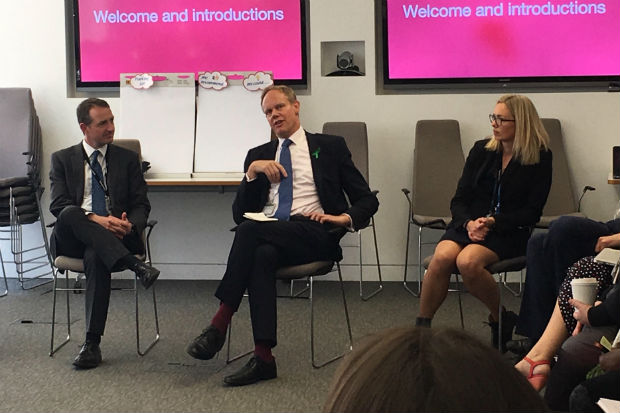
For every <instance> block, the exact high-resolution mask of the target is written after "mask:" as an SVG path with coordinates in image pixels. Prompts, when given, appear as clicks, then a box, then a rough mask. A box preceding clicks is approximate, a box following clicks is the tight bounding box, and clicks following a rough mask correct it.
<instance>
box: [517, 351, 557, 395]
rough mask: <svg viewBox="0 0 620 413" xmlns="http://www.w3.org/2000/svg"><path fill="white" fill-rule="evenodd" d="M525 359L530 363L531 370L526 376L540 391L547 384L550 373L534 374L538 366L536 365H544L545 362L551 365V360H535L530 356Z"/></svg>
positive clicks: (524, 358) (535, 388)
mask: <svg viewBox="0 0 620 413" xmlns="http://www.w3.org/2000/svg"><path fill="white" fill-rule="evenodd" d="M523 360H525V361H526V362H527V363H528V364H529V365H530V372H529V374H528V376H527V377H526V378H527V381H529V382H530V384H531V385H532V387H533V388H534V390H536V391H540V390H541V389H542V388H543V387H545V384H547V379H548V378H549V373H544V374H543V373H538V374H534V368H536V366H542V365H545V364H548V365H551V362H550V361H549V360H538V361H534V360H532V359H531V358H529V357H523Z"/></svg>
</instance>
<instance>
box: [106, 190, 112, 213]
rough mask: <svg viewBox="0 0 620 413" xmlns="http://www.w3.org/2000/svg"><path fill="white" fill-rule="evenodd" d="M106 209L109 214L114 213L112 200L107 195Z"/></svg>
mask: <svg viewBox="0 0 620 413" xmlns="http://www.w3.org/2000/svg"><path fill="white" fill-rule="evenodd" d="M105 209H106V211H108V214H111V213H112V201H111V200H110V197H109V196H107V195H106V196H105Z"/></svg>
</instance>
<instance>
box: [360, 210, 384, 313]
mask: <svg viewBox="0 0 620 413" xmlns="http://www.w3.org/2000/svg"><path fill="white" fill-rule="evenodd" d="M370 226H371V227H372V235H373V239H374V242H375V256H376V257H377V273H378V274H379V287H377V289H376V290H374V291H373V292H371V293H370V294H368V295H366V296H365V295H364V291H363V288H362V268H363V266H362V232H361V231H358V235H359V252H360V298H361V299H362V301H368V300H370V299H371V298H372V297H374V296H375V295H377V294H379V293H380V292H381V291H383V278H382V277H381V263H380V262H379V247H378V246H377V231H376V230H375V218H374V217H371V218H370Z"/></svg>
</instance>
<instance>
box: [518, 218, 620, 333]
mask: <svg viewBox="0 0 620 413" xmlns="http://www.w3.org/2000/svg"><path fill="white" fill-rule="evenodd" d="M617 232H620V220H613V221H609V222H607V223H603V222H597V221H593V220H591V219H587V218H581V217H571V216H565V217H560V218H558V219H556V220H555V221H553V222H552V223H551V226H550V227H549V231H548V232H546V233H540V234H534V235H533V236H532V237H531V238H530V240H529V241H528V244H527V274H526V277H525V285H524V287H523V298H522V299H521V309H520V311H519V321H518V323H517V329H516V333H517V334H520V335H523V336H526V337H529V338H530V339H532V340H533V341H534V342H536V341H538V339H539V338H540V337H541V336H542V333H543V331H545V328H546V327H547V323H548V322H549V319H550V318H551V313H553V308H554V306H555V301H556V299H557V297H558V293H559V291H560V286H561V285H562V281H563V280H564V278H565V277H566V271H567V270H568V267H570V266H571V265H573V264H574V263H575V262H577V260H579V259H580V258H583V257H587V256H591V255H594V247H595V245H596V242H597V240H598V238H599V237H601V236H604V235H611V234H614V233H617Z"/></svg>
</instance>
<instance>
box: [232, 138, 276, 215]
mask: <svg viewBox="0 0 620 413" xmlns="http://www.w3.org/2000/svg"><path fill="white" fill-rule="evenodd" d="M257 151H258V149H257V148H254V149H250V150H249V151H248V154H247V155H246V157H245V161H244V162H243V172H244V173H247V171H248V168H249V167H250V164H251V163H252V162H254V161H255V160H256V159H259V158H258V155H257ZM270 185H271V184H270V183H269V179H267V177H266V176H265V175H264V174H258V176H257V177H256V179H254V180H253V181H252V182H248V181H247V178H246V177H245V175H244V176H243V179H242V180H241V184H240V185H239V188H238V189H237V195H236V196H235V200H234V202H233V205H232V211H233V219H234V221H235V223H237V224H240V223H241V222H242V221H243V220H244V218H243V214H244V213H246V212H260V211H261V210H262V209H263V206H264V205H265V202H266V197H267V196H268V195H269V188H270Z"/></svg>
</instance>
